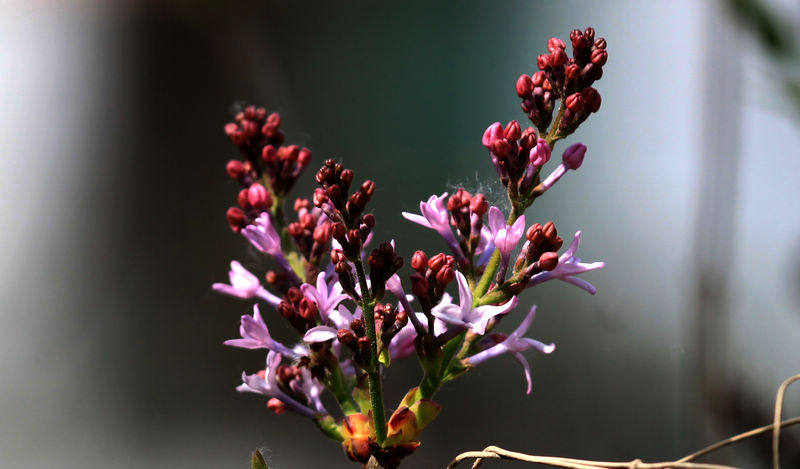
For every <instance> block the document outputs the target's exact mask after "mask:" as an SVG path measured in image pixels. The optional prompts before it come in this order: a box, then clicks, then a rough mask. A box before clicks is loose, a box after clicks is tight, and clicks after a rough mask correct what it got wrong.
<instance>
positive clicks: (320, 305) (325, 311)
mask: <svg viewBox="0 0 800 469" xmlns="http://www.w3.org/2000/svg"><path fill="white" fill-rule="evenodd" d="M300 290H301V291H302V292H303V296H305V297H306V298H308V299H309V300H312V301H313V302H314V303H316V304H317V309H319V316H320V318H322V323H323V324H325V323H326V322H327V321H328V315H330V314H331V312H333V311H334V310H335V309H336V307H337V306H339V303H341V302H342V301H344V300H346V299H348V298H350V297H349V296H348V295H347V294H345V293H342V285H341V284H339V282H338V281H335V280H334V282H333V285H331V287H330V288H328V283H327V282H325V272H320V273H319V275H317V286H316V288H315V287H314V286H312V285H311V284H309V283H304V284H303V285H301V286H300Z"/></svg>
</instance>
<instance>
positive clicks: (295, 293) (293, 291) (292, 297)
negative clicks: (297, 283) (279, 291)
mask: <svg viewBox="0 0 800 469" xmlns="http://www.w3.org/2000/svg"><path fill="white" fill-rule="evenodd" d="M286 298H288V299H289V301H291V302H292V303H297V302H298V301H300V300H301V299H303V292H302V291H300V289H299V288H297V287H291V288H289V291H287V292H286Z"/></svg>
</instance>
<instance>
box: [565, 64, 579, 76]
mask: <svg viewBox="0 0 800 469" xmlns="http://www.w3.org/2000/svg"><path fill="white" fill-rule="evenodd" d="M564 75H566V77H567V79H569V80H577V79H578V77H580V76H581V68H580V67H579V66H577V65H576V64H570V65H568V66H567V68H566V70H565V72H564Z"/></svg>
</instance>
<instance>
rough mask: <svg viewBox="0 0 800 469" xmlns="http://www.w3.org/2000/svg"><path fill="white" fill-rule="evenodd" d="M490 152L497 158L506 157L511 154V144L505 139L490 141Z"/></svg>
mask: <svg viewBox="0 0 800 469" xmlns="http://www.w3.org/2000/svg"><path fill="white" fill-rule="evenodd" d="M492 153H494V154H495V155H497V157H498V158H507V157H508V156H510V155H511V144H510V143H508V141H507V140H505V139H498V140H495V141H494V142H492Z"/></svg>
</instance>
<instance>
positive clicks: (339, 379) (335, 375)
mask: <svg viewBox="0 0 800 469" xmlns="http://www.w3.org/2000/svg"><path fill="white" fill-rule="evenodd" d="M326 384H327V387H328V389H330V391H331V393H333V396H334V397H335V398H336V401H337V402H338V403H339V406H340V407H341V408H342V412H344V415H350V414H354V413H357V412H358V411H359V409H358V404H356V401H355V399H353V394H352V392H351V391H350V390H348V389H347V386H345V383H344V376H342V369H341V368H340V367H339V364H338V363H337V364H336V366H335V367H334V368H333V369H332V370H331V373H330V375H328V379H327V383H326Z"/></svg>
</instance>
